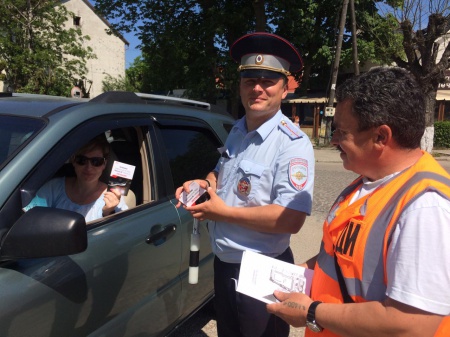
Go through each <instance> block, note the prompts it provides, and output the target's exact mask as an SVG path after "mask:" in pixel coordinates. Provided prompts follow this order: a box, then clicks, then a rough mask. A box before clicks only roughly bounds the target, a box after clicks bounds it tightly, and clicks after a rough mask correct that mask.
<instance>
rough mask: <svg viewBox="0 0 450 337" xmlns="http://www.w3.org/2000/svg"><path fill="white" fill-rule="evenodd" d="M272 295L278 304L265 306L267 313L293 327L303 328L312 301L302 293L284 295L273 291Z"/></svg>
mask: <svg viewBox="0 0 450 337" xmlns="http://www.w3.org/2000/svg"><path fill="white" fill-rule="evenodd" d="M273 294H274V296H275V297H276V298H277V299H278V300H279V301H280V302H277V303H271V304H267V306H266V309H267V312H269V313H271V314H274V315H276V316H278V317H280V318H281V319H283V320H284V321H285V322H286V323H288V324H290V325H292V326H294V327H302V326H305V324H306V315H307V313H308V308H309V306H310V304H311V303H312V302H313V301H312V300H311V299H310V298H309V297H308V296H306V295H305V294H302V293H285V292H282V291H278V290H275V291H274V293H273Z"/></svg>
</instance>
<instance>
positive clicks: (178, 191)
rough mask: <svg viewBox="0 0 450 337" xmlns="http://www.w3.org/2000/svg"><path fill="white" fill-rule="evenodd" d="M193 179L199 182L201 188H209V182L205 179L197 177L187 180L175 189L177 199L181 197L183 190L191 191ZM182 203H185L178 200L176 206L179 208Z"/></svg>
mask: <svg viewBox="0 0 450 337" xmlns="http://www.w3.org/2000/svg"><path fill="white" fill-rule="evenodd" d="M193 181H195V182H196V183H197V184H199V186H200V187H201V188H203V189H205V190H206V189H207V188H208V183H207V182H206V181H205V179H195V180H188V181H185V182H184V183H183V186H180V187H178V188H177V189H176V191H175V198H177V200H179V199H180V195H181V192H183V191H185V192H186V193H189V192H190V189H189V185H190V184H191V183H192V182H193ZM181 205H183V204H182V203H181V202H180V201H178V203H177V204H176V206H175V207H177V208H179V207H180V206H181Z"/></svg>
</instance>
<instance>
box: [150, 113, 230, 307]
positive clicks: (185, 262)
mask: <svg viewBox="0 0 450 337" xmlns="http://www.w3.org/2000/svg"><path fill="white" fill-rule="evenodd" d="M155 118H156V120H155V124H154V126H155V129H156V132H157V135H158V139H160V140H161V142H160V143H161V146H162V147H163V151H162V152H163V154H164V156H166V157H167V159H166V160H164V162H168V163H169V165H170V176H171V177H172V180H173V184H174V188H176V187H179V186H181V185H182V184H183V183H184V182H185V181H188V180H192V179H199V178H200V179H201V178H204V177H206V175H207V174H208V173H209V172H211V171H212V170H213V169H214V168H215V166H216V164H217V162H218V160H219V157H220V154H219V152H218V148H219V147H221V146H223V141H222V140H221V139H220V138H219V136H218V135H217V133H216V131H215V130H214V129H213V128H211V126H210V125H208V124H207V123H206V122H205V121H203V120H201V119H198V118H192V117H191V118H188V117H186V116H185V117H180V116H158V115H155ZM179 212H180V218H181V223H182V226H181V230H183V231H185V235H182V236H181V237H182V240H183V241H182V252H181V255H182V260H181V272H180V275H181V281H182V294H181V297H180V298H181V306H182V315H183V316H187V315H188V314H189V313H191V312H192V311H193V310H194V309H196V308H197V307H198V306H199V305H201V304H202V303H204V302H205V300H206V299H208V298H209V297H211V296H212V295H213V282H214V268H213V262H214V255H213V253H212V249H211V244H210V240H209V234H208V221H206V220H205V221H200V223H199V232H200V245H199V246H200V253H199V276H198V283H197V284H189V282H188V279H189V278H188V270H189V259H190V234H191V233H192V216H191V215H190V214H189V213H188V212H186V211H185V210H184V209H183V208H180V211H179Z"/></svg>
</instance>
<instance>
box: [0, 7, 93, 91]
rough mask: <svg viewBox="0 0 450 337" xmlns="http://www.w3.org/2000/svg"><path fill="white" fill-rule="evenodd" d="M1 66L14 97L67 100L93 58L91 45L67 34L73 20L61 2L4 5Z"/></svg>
mask: <svg viewBox="0 0 450 337" xmlns="http://www.w3.org/2000/svg"><path fill="white" fill-rule="evenodd" d="M0 3H1V6H0V31H1V32H2V34H0V61H1V62H3V64H4V71H5V76H4V80H5V82H6V83H7V85H8V86H9V87H11V88H12V89H13V90H14V91H16V92H29V93H41V94H53V95H62V96H67V95H68V94H69V93H70V88H71V87H72V86H73V85H74V84H75V83H76V79H77V78H82V76H83V75H84V74H85V73H86V67H85V61H86V60H87V59H88V58H92V57H95V55H93V53H92V49H90V48H84V47H83V41H84V40H86V39H89V37H88V36H83V35H82V34H81V31H80V30H77V29H73V28H69V29H67V28H65V23H66V22H67V20H68V18H70V17H71V15H72V14H71V13H69V12H68V11H67V10H66V8H65V7H64V6H61V2H60V1H58V0H39V1H38V0H1V2H0Z"/></svg>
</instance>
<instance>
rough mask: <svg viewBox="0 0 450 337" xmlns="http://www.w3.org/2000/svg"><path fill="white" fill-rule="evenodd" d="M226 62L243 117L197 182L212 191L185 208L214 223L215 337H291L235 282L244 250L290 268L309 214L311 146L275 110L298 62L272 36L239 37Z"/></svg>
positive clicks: (285, 45)
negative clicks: (295, 239) (234, 71)
mask: <svg viewBox="0 0 450 337" xmlns="http://www.w3.org/2000/svg"><path fill="white" fill-rule="evenodd" d="M231 57H232V58H233V59H234V60H235V61H237V62H239V63H240V66H239V68H238V71H239V72H240V95H241V100H242V104H243V106H244V108H245V111H246V114H245V116H244V117H243V118H241V119H240V120H238V121H237V122H236V124H235V125H234V127H233V128H232V130H231V132H230V134H229V137H228V139H227V141H226V143H225V146H224V147H222V148H220V149H219V152H220V153H221V158H220V160H219V162H218V164H217V166H216V167H215V169H214V170H213V171H212V172H210V173H209V174H208V176H207V177H206V179H205V180H203V179H199V180H196V181H197V182H198V183H199V185H200V186H201V187H204V188H208V187H209V188H208V192H209V194H210V196H211V199H210V200H209V201H207V202H204V203H202V204H200V205H196V206H193V207H187V208H186V209H187V210H188V211H190V212H191V213H192V215H193V216H194V217H195V218H199V219H209V220H211V221H208V225H209V227H208V228H209V234H210V238H211V245H212V250H213V252H214V253H215V255H216V257H215V261H214V273H215V277H214V286H215V301H216V303H215V304H216V314H217V329H218V336H219V337H227V336H228V337H239V336H255V337H256V336H270V337H281V336H288V335H289V326H288V325H287V324H286V323H285V322H283V321H282V320H281V319H279V318H277V317H276V316H273V315H270V314H268V313H267V311H266V308H265V304H264V303H263V302H260V301H258V300H255V299H252V298H250V297H247V296H245V295H242V294H239V293H237V292H236V291H235V287H236V283H235V280H238V278H239V268H240V262H241V259H242V253H243V252H244V251H245V250H251V251H254V252H257V253H261V254H264V255H267V256H270V257H274V258H277V259H280V260H283V261H287V262H291V263H292V262H293V255H292V252H291V249H290V248H289V241H290V236H291V234H295V233H297V232H298V231H299V230H300V228H301V227H302V225H303V223H304V221H305V218H306V215H309V214H310V212H311V204H312V197H313V185H314V152H313V148H312V144H311V142H310V140H309V138H308V136H306V135H305V133H303V132H302V131H301V130H300V129H299V128H298V127H296V126H295V125H294V124H293V123H292V122H291V121H290V119H289V118H287V117H285V116H284V115H283V113H282V112H281V109H280V107H281V101H282V100H283V99H284V98H285V97H286V95H287V93H288V91H287V90H288V89H287V83H288V76H289V75H290V74H291V73H292V72H297V71H300V70H301V69H302V59H301V57H300V54H299V52H298V51H297V49H296V48H295V47H294V46H293V45H292V44H291V43H290V42H288V41H287V40H285V39H283V38H281V37H279V36H277V35H274V34H269V33H252V34H248V35H245V36H243V37H241V38H240V39H238V40H237V41H236V42H235V43H234V44H233V45H232V47H231ZM189 183H190V182H186V183H184V184H183V186H182V187H180V188H178V189H177V192H176V196H177V198H178V197H179V195H180V193H181V192H182V191H183V190H185V191H187V192H189V188H188V186H189Z"/></svg>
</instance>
